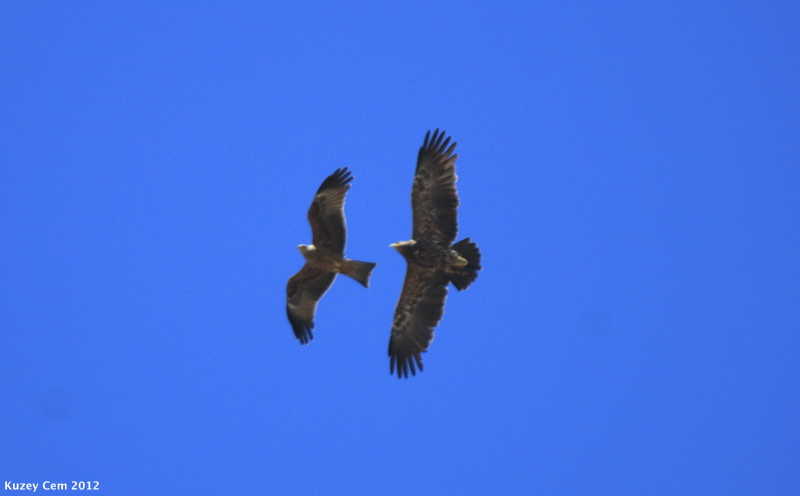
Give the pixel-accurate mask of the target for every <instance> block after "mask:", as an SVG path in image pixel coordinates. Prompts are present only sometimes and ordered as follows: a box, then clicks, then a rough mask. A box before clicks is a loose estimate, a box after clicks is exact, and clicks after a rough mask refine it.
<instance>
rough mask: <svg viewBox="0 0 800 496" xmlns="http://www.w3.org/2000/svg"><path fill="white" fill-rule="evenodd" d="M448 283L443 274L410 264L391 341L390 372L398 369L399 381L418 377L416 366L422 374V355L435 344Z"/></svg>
mask: <svg viewBox="0 0 800 496" xmlns="http://www.w3.org/2000/svg"><path fill="white" fill-rule="evenodd" d="M447 282H448V280H447V276H446V275H445V274H444V272H442V271H439V270H436V269H429V268H426V267H422V266H420V265H417V264H414V263H409V264H408V268H407V269H406V279H405V282H404V283H403V291H402V292H401V293H400V301H398V302H397V309H396V310H395V313H394V323H393V325H392V335H391V337H390V339H389V357H390V359H389V373H391V374H393V373H394V371H395V367H396V368H397V377H398V378H399V377H408V373H409V372H411V375H416V369H415V364H416V367H417V368H419V370H420V371H422V357H421V356H420V354H421V353H422V352H423V351H425V350H427V349H428V345H430V343H431V341H433V328H434V327H436V325H437V324H438V323H439V320H441V318H442V314H443V313H444V301H445V298H447Z"/></svg>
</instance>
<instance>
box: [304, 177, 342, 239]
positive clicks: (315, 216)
mask: <svg viewBox="0 0 800 496" xmlns="http://www.w3.org/2000/svg"><path fill="white" fill-rule="evenodd" d="M352 180H353V176H352V175H351V173H350V171H348V170H347V167H344V168H339V169H336V171H335V172H334V173H333V174H331V175H330V176H328V177H327V178H325V180H324V181H322V184H321V185H320V187H319V189H318V190H317V194H316V195H315V196H314V200H313V201H312V202H311V207H310V208H309V209H308V222H309V223H310V224H311V234H312V243H313V244H314V246H317V247H325V248H328V249H331V250H333V251H334V252H336V253H340V254H343V253H344V246H345V243H346V242H347V228H346V227H345V226H346V223H345V218H344V199H345V195H347V191H348V190H349V189H350V182H351V181H352Z"/></svg>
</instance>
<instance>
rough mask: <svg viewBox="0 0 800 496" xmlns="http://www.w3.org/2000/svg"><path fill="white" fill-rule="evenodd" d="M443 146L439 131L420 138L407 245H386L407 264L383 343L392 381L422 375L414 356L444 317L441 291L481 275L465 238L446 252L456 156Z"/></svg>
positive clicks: (454, 210)
mask: <svg viewBox="0 0 800 496" xmlns="http://www.w3.org/2000/svg"><path fill="white" fill-rule="evenodd" d="M449 144H450V138H449V137H447V138H445V133H444V131H443V132H441V133H440V132H439V130H438V129H437V130H436V131H434V132H433V136H431V132H430V131H428V133H427V134H426V135H425V141H424V142H423V144H422V147H421V148H420V149H419V156H418V158H417V170H416V174H415V175H414V184H413V186H412V188H411V209H412V211H413V229H412V234H411V240H410V241H402V242H399V243H394V244H392V245H390V246H391V247H392V248H394V249H396V250H397V251H398V252H400V254H401V255H403V257H404V258H405V259H406V263H407V268H406V278H405V282H404V283H403V290H402V292H401V293H400V300H399V301H398V302H397V309H396V310H395V313H394V322H393V324H392V335H391V338H390V339H389V373H390V374H394V372H395V369H396V370H397V377H398V378H402V377H406V378H407V377H408V373H409V372H411V375H416V368H419V370H420V372H421V371H422V358H421V356H420V354H421V353H422V352H424V351H426V350H427V349H428V345H430V343H431V341H433V328H434V327H436V326H437V325H438V324H439V321H440V320H441V318H442V314H443V313H444V301H445V298H446V297H447V285H448V284H449V283H452V284H453V286H455V288H456V289H457V290H459V291H462V290H464V289H467V288H468V287H469V285H470V284H472V282H473V281H474V280H475V279H476V278H477V277H478V271H479V270H481V252H480V250H479V249H478V245H476V244H475V243H473V242H472V241H470V239H469V238H465V239H462V240H461V241H459V242H458V243H456V244H454V245H452V246H451V243H452V242H453V241H454V240H455V238H456V233H457V231H458V219H457V216H458V192H457V191H456V180H457V177H456V167H455V164H456V159H457V158H458V155H457V154H456V155H453V150H455V148H456V143H455V142H453V144H452V145H450V146H449V147H448V145H449ZM415 365H416V367H415Z"/></svg>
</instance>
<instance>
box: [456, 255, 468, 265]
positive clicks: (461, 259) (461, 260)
mask: <svg viewBox="0 0 800 496" xmlns="http://www.w3.org/2000/svg"><path fill="white" fill-rule="evenodd" d="M468 263H469V262H467V259H466V258H464V257H458V264H457V265H458V266H459V267H464V266H466V265H467V264H468Z"/></svg>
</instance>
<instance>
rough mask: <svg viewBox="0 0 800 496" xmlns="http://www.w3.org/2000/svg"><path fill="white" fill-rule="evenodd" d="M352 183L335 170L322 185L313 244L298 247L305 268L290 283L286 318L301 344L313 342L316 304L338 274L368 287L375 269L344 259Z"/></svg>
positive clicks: (313, 214) (313, 215) (314, 207)
mask: <svg viewBox="0 0 800 496" xmlns="http://www.w3.org/2000/svg"><path fill="white" fill-rule="evenodd" d="M352 180H353V177H352V176H351V175H350V172H348V170H347V167H345V168H344V169H336V172H334V173H333V174H331V175H330V176H328V177H327V178H326V179H325V180H324V181H323V182H322V185H321V186H320V187H319V189H318V190H317V194H316V195H315V196H314V200H313V201H312V202H311V207H310V208H309V209H308V222H309V224H311V234H312V243H313V244H311V245H300V246H298V249H299V250H300V253H302V254H303V256H304V257H305V259H306V264H305V265H304V266H303V268H302V269H300V272H298V273H297V274H295V275H294V276H292V278H291V279H289V284H288V285H287V287H286V314H287V316H288V317H289V322H290V323H291V324H292V330H294V335H295V336H296V337H297V339H299V340H300V343H302V344H308V343H309V342H310V341H311V340H312V339H314V334H313V333H312V332H311V331H312V329H314V315H315V314H316V311H317V303H318V302H319V300H320V299H321V298H322V296H323V295H325V293H326V292H327V291H328V289H329V288H330V287H331V285H332V284H333V280H334V279H336V274H339V273H341V274H344V275H346V276H350V277H352V278H353V279H355V280H356V281H358V282H359V283H361V284H362V285H364V287H369V277H370V275H371V274H372V269H373V268H375V265H376V264H374V263H371V262H360V261H358V260H350V259H347V258H345V257H344V247H345V244H346V241H347V229H346V227H345V219H344V198H345V195H346V194H347V190H349V189H350V181H352Z"/></svg>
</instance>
